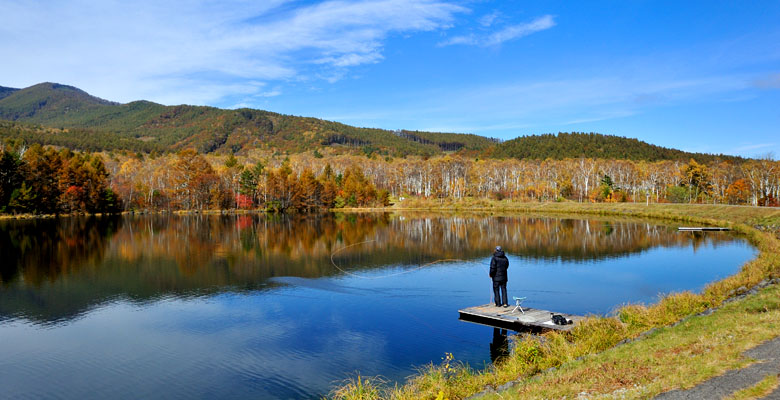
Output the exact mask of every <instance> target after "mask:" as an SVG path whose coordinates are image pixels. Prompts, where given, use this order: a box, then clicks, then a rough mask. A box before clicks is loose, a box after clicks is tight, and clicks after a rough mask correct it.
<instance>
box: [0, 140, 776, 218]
mask: <svg viewBox="0 0 780 400" xmlns="http://www.w3.org/2000/svg"><path fill="white" fill-rule="evenodd" d="M409 196H411V197H423V198H432V199H445V198H448V199H453V200H456V201H457V200H460V199H464V198H469V197H471V198H492V199H496V200H503V199H511V200H515V201H562V200H568V201H579V202H586V201H591V202H673V203H674V202H676V203H716V204H746V205H755V206H777V205H778V197H780V163H779V162H778V161H774V160H772V159H770V158H765V159H759V160H748V161H743V162H739V163H737V162H732V161H713V162H711V163H700V162H698V161H696V160H694V159H690V160H689V161H687V162H683V161H669V160H666V161H654V162H651V161H629V160H608V159H591V158H577V159H563V160H554V159H547V160H534V159H523V160H515V159H510V160H496V159H488V160H480V159H473V158H468V157H463V156H458V155H451V156H440V157H434V158H427V159H426V158H419V157H414V158H413V157H409V158H395V159H393V158H379V157H365V156H355V155H338V156H332V155H331V156H327V157H323V156H322V155H321V154H317V153H316V152H315V153H314V154H312V153H299V154H294V155H290V156H284V155H280V154H270V153H267V152H266V153H261V152H255V153H252V154H251V155H250V156H235V155H228V156H217V155H213V154H200V153H198V152H197V151H195V150H192V149H188V150H183V151H180V152H178V153H176V154H165V155H150V154H141V153H137V154H132V153H128V152H124V153H107V154H106V153H103V154H90V153H77V152H72V151H70V150H67V149H63V150H56V149H53V148H47V147H42V146H39V145H33V146H31V147H29V148H28V147H26V146H23V145H16V146H8V145H6V146H4V147H3V149H2V159H0V212H5V213H22V212H29V213H70V212H109V211H116V210H206V209H234V208H240V209H265V210H269V211H276V212H285V213H290V212H310V211H315V210H319V209H328V208H340V207H381V206H386V205H389V204H390V201H391V200H390V199H391V198H394V199H400V198H403V197H409Z"/></svg>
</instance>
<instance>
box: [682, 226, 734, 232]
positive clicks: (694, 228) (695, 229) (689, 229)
mask: <svg viewBox="0 0 780 400" xmlns="http://www.w3.org/2000/svg"><path fill="white" fill-rule="evenodd" d="M677 230H678V231H683V232H708V231H730V230H731V228H725V227H721V226H681V227H679V228H677Z"/></svg>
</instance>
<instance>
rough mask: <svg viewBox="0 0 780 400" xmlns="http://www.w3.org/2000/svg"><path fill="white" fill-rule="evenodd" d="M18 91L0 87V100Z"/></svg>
mask: <svg viewBox="0 0 780 400" xmlns="http://www.w3.org/2000/svg"><path fill="white" fill-rule="evenodd" d="M17 91H19V89H14V88H9V87H5V86H0V99H3V98H4V97H6V96H8V95H10V94H12V93H14V92H17Z"/></svg>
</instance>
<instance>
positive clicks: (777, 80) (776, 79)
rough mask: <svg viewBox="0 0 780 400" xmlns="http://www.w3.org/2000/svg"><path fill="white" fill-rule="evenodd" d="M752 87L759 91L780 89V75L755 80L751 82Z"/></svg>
mask: <svg viewBox="0 0 780 400" xmlns="http://www.w3.org/2000/svg"><path fill="white" fill-rule="evenodd" d="M753 86H755V87H757V88H759V89H780V73H777V74H771V75H769V76H765V77H763V78H759V79H756V80H754V81H753Z"/></svg>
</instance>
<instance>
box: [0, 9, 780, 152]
mask: <svg viewBox="0 0 780 400" xmlns="http://www.w3.org/2000/svg"><path fill="white" fill-rule="evenodd" d="M0 10H3V15H4V21H3V24H0V52H2V54H4V57H3V60H1V61H0V85H2V86H11V87H26V86H29V85H32V84H35V83H39V82H43V81H53V82H58V83H64V84H70V85H74V86H77V87H79V88H82V89H84V90H86V91H88V92H89V93H91V94H94V95H96V96H99V97H102V98H106V99H109V100H115V101H121V102H129V101H132V100H137V99H147V100H152V101H156V102H160V103H163V104H181V103H186V104H202V105H212V106H217V107H223V108H235V107H252V108H260V109H266V110H270V111H275V112H281V113H285V114H293V115H303V116H312V117H318V118H324V119H330V120H336V121H340V122H344V123H347V124H351V125H357V126H366V127H380V128H387V129H401V128H403V129H419V130H433V131H449V132H468V133H475V134H479V135H484V136H492V137H498V138H502V139H511V138H514V137H517V136H521V135H529V134H539V133H547V132H558V131H564V132H568V131H587V132H590V131H593V132H600V133H606V134H614V135H620V136H626V137H635V138H639V139H641V140H645V141H647V142H650V143H654V144H659V145H662V146H667V147H675V148H680V149H684V150H689V151H702V152H712V153H721V152H722V153H727V154H739V155H745V156H756V155H763V154H766V153H768V152H773V153H774V154H775V155H780V129H778V127H779V126H780V2H777V1H750V2H719V1H683V2H680V1H668V2H664V1H652V2H651V1H647V2H644V1H622V2H621V1H610V2H571V1H569V2H565V1H545V2H530V1H487V0H484V1H445V0H395V1H354V0H341V1H324V2H309V1H285V0H266V1H248V0H227V1H185V2H177V1H168V2H159V1H143V0H142V1H135V2H127V1H106V0H103V1H90V0H76V1H68V2H60V1H36V0H23V1H16V0H13V1H9V0H0Z"/></svg>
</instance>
